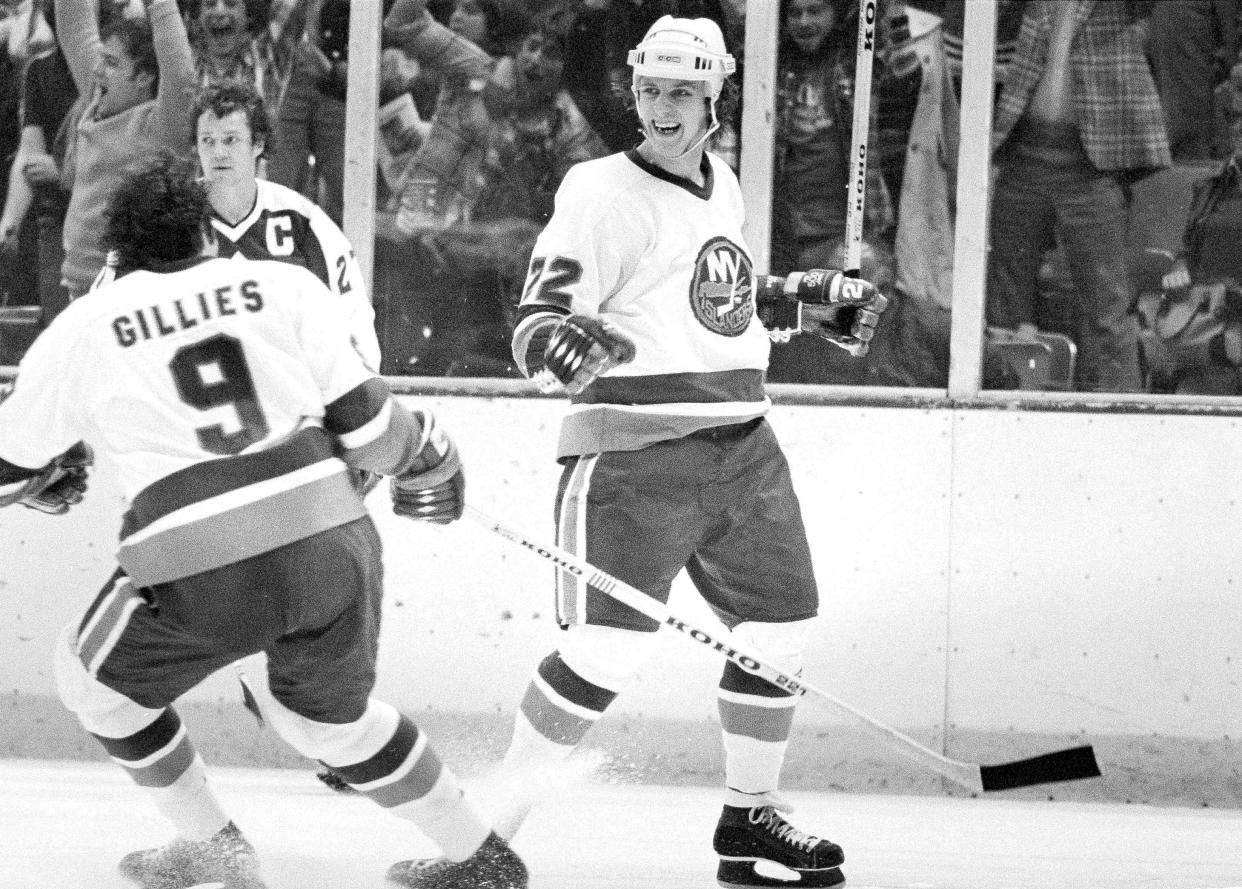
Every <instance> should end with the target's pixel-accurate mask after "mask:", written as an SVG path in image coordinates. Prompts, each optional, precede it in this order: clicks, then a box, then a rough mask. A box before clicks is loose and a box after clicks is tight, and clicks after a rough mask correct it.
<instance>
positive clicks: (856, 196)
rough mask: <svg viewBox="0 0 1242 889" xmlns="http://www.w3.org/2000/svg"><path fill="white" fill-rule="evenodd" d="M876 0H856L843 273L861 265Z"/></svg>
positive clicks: (854, 274) (853, 274) (857, 270)
mask: <svg viewBox="0 0 1242 889" xmlns="http://www.w3.org/2000/svg"><path fill="white" fill-rule="evenodd" d="M876 5H877V0H858V49H857V51H856V53H855V56H854V124H853V129H852V130H851V132H850V179H849V189H848V191H847V193H846V203H845V269H844V271H845V273H846V274H847V275H849V276H850V277H852V278H857V277H859V273H860V271H861V266H862V231H863V206H864V204H865V201H866V196H867V141H868V140H867V137H868V135H869V134H870V132H871V72H872V68H873V67H874V62H875V40H876V25H877V24H878V22H877V14H876Z"/></svg>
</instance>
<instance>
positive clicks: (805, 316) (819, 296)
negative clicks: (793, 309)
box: [785, 269, 888, 358]
mask: <svg viewBox="0 0 1242 889" xmlns="http://www.w3.org/2000/svg"><path fill="white" fill-rule="evenodd" d="M785 294H786V296H792V297H793V298H794V299H797V300H798V301H799V302H801V303H803V304H804V305H803V307H802V329H803V330H804V331H805V332H807V333H812V334H815V335H816V336H818V337H821V338H823V339H826V340H828V342H830V343H832V344H833V345H834V346H838V347H840V348H842V349H844V350H845V351H847V352H849V353H850V354H851V355H853V356H854V357H855V358H861V357H862V356H864V355H866V354H867V351H868V350H869V349H870V348H871V339H872V338H873V337H874V336H875V328H876V325H877V324H879V322H880V315H881V314H883V312H884V310H885V309H886V308H888V297H886V296H885V295H884V294H882V293H880V291H879V289H878V288H877V287H876V286H875V285H874V284H872V283H870V282H869V281H864V280H863V279H862V278H851V277H849V276H847V275H846V274H845V273H844V272H839V271H836V270H835V269H812V270H811V271H809V272H793V273H791V274H790V275H789V277H788V278H786V279H785Z"/></svg>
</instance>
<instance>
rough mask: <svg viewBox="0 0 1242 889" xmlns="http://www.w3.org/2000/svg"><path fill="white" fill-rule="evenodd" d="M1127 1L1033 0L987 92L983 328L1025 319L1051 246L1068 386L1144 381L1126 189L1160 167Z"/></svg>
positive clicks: (1158, 118) (1151, 99) (1160, 135)
mask: <svg viewBox="0 0 1242 889" xmlns="http://www.w3.org/2000/svg"><path fill="white" fill-rule="evenodd" d="M1153 5H1154V4H1153V3H1150V2H1146V3H1144V2H1137V0H1065V2H1060V0H1058V2H1049V0H1033V2H1028V3H1026V4H1025V8H1024V14H1023V18H1022V27H1021V31H1020V33H1019V37H1018V46H1017V49H1016V50H1015V53H1014V57H1013V60H1012V62H1011V64H1010V66H1009V68H1008V70H1007V72H1006V75H1005V81H1004V85H1003V87H1002V89H1001V94H1000V97H999V99H998V100H997V109H996V118H995V125H994V130H993V149H994V150H995V159H996V162H997V178H996V182H995V185H994V188H993V193H992V231H991V251H990V253H989V260H988V305H987V317H988V323H989V324H992V325H995V326H998V327H1004V328H1010V329H1020V328H1021V327H1022V326H1023V325H1025V324H1031V323H1033V322H1034V319H1035V308H1036V297H1037V288H1038V276H1039V269H1040V264H1041V261H1042V257H1043V254H1044V252H1045V251H1046V250H1047V249H1049V248H1050V247H1052V246H1053V245H1054V244H1056V243H1059V244H1060V246H1061V247H1062V249H1063V250H1064V252H1065V255H1066V258H1067V260H1068V264H1069V267H1070V269H1071V271H1072V274H1073V278H1074V286H1075V289H1076V290H1077V293H1078V298H1079V299H1080V301H1081V312H1080V313H1079V315H1080V318H1081V321H1080V322H1078V323H1077V325H1076V326H1077V330H1076V336H1075V337H1074V339H1075V340H1076V342H1077V345H1078V355H1079V360H1078V367H1077V371H1076V374H1075V375H1076V381H1075V382H1076V384H1077V388H1079V389H1081V390H1087V391H1102V392H1136V391H1141V390H1142V389H1143V379H1142V373H1141V371H1140V362H1139V353H1138V320H1137V315H1136V314H1135V312H1134V308H1133V303H1134V299H1133V292H1132V285H1131V283H1130V276H1129V269H1128V265H1127V261H1126V253H1127V244H1126V222H1127V216H1128V210H1129V197H1130V196H1129V186H1130V184H1131V183H1133V182H1134V181H1135V180H1137V179H1139V178H1141V177H1142V176H1144V175H1146V174H1148V173H1151V172H1154V171H1155V170H1157V169H1159V168H1160V167H1164V166H1168V165H1169V163H1170V154H1169V142H1168V136H1167V134H1166V132H1165V121H1164V113H1163V110H1162V109H1161V106H1160V98H1159V95H1158V93H1157V90H1156V86H1155V83H1154V81H1153V79H1152V75H1151V70H1150V68H1149V67H1148V62H1147V59H1146V57H1145V55H1144V36H1145V31H1144V27H1143V21H1142V20H1143V19H1145V18H1146V17H1148V16H1150V14H1151V8H1152V6H1153Z"/></svg>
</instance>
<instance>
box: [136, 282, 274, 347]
mask: <svg viewBox="0 0 1242 889" xmlns="http://www.w3.org/2000/svg"><path fill="white" fill-rule="evenodd" d="M263 305H264V302H263V293H262V292H261V291H260V290H259V284H258V282H257V281H254V280H246V281H243V282H241V283H240V284H239V285H238V286H236V287H234V286H233V285H232V284H226V285H225V286H223V287H217V288H215V289H213V290H211V291H207V292H203V293H198V294H195V297H194V298H177V299H174V300H171V301H170V302H167V303H162V304H157V305H152V306H148V307H146V308H145V309H135V310H134V311H132V312H128V313H126V314H124V315H119V316H117V317H116V318H114V319H113V320H112V332H113V333H115V334H116V341H117V343H118V344H119V345H120V346H121V348H128V347H129V346H132V345H134V344H135V343H137V342H139V341H140V340H149V339H153V338H155V337H161V336H169V335H171V334H174V333H179V332H181V331H183V330H189V329H191V328H193V327H198V325H199V324H200V323H201V322H207V321H211V320H214V319H216V318H222V317H225V316H228V315H236V314H238V312H259V311H262V309H263Z"/></svg>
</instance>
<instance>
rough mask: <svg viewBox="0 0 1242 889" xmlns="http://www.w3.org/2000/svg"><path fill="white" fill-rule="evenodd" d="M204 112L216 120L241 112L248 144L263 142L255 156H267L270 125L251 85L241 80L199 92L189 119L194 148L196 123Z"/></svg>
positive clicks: (205, 88)
mask: <svg viewBox="0 0 1242 889" xmlns="http://www.w3.org/2000/svg"><path fill="white" fill-rule="evenodd" d="M208 111H210V112H211V113H212V114H214V115H215V116H216V117H227V116H228V115H230V114H232V113H233V112H234V111H240V112H242V114H244V115H245V116H246V121H247V123H249V124H250V138H251V140H252V141H254V142H258V141H259V140H260V139H262V140H263V150H262V151H261V152H259V157H267V156H268V152H269V150H270V149H271V145H272V121H271V118H270V117H268V114H267V105H265V104H264V102H263V97H262V96H260V95H259V93H258V91H257V90H255V88H254V85H253V84H250V83H247V82H246V81H244V80H222V81H219V82H218V83H214V84H211V85H209V86H206V87H204V88H203V89H201V90H199V92H198V95H197V96H196V97H195V99H194V114H193V116H192V117H191V121H192V123H191V124H190V126H191V127H192V128H193V131H192V132H191V134H190V141H191V142H194V143H196V144H197V142H198V119H199V118H200V117H202V116H203V114H204V113H206V112H208Z"/></svg>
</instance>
